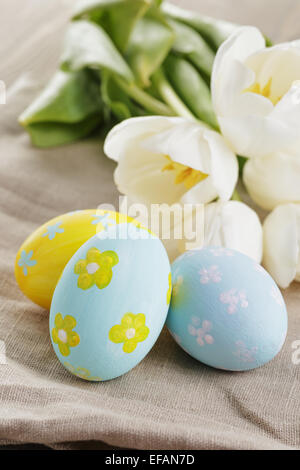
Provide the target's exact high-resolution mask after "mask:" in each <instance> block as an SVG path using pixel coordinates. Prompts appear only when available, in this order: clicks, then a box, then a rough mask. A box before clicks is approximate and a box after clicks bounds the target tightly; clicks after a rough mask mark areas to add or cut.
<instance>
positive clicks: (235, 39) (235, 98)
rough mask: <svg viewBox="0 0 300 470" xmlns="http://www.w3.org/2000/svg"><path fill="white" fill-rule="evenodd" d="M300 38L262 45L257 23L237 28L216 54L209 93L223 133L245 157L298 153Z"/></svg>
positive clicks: (299, 126) (261, 36)
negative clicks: (283, 42)
mask: <svg viewBox="0 0 300 470" xmlns="http://www.w3.org/2000/svg"><path fill="white" fill-rule="evenodd" d="M299 80H300V41H294V42H290V43H285V44H279V45H277V46H274V47H271V48H266V47H265V39H264V37H263V35H262V34H261V33H260V31H259V30H258V29H257V28H255V27H250V26H245V27H242V28H239V29H238V31H237V32H235V33H233V34H232V35H231V36H230V37H229V39H228V40H227V41H225V42H224V43H223V44H222V46H221V47H220V49H219V50H218V53H217V55H216V59H215V63H214V67H213V74H212V97H213V104H214V109H215V112H216V114H217V117H218V120H219V124H220V127H221V130H222V134H223V135H224V137H225V138H226V140H227V141H228V142H229V143H230V145H231V147H232V149H233V150H234V151H235V152H236V153H237V154H239V155H243V156H245V157H249V158H252V157H261V156H266V155H269V154H272V153H274V152H278V151H279V152H285V153H293V154H295V155H297V154H299V145H300V81H299Z"/></svg>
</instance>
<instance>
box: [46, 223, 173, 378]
mask: <svg viewBox="0 0 300 470" xmlns="http://www.w3.org/2000/svg"><path fill="white" fill-rule="evenodd" d="M170 298H171V272H170V264H169V259H168V256H167V253H166V251H165V248H164V247H163V244H162V243H161V241H160V240H159V239H158V238H157V237H156V236H155V235H153V234H150V233H149V232H148V231H147V230H146V229H144V228H142V227H139V226H134V225H133V224H127V223H123V224H119V225H117V226H115V227H112V228H110V229H108V230H107V231H106V232H100V233H99V234H97V235H95V236H93V237H92V238H91V239H90V240H89V241H87V242H86V243H85V244H84V245H82V246H81V248H80V249H79V250H78V251H77V252H76V253H75V255H74V256H73V257H72V258H71V260H70V261H69V262H68V264H67V266H66V267H65V269H64V271H63V274H62V276H61V278H60V280H59V282H58V284H57V286H56V289H55V292H54V295H53V299H52V304H51V311H50V323H49V326H50V336H51V340H52V344H53V348H54V351H55V353H56V355H57V357H58V359H59V360H60V362H61V363H62V364H63V365H64V366H65V367H66V368H67V369H68V370H69V371H70V372H71V373H73V374H74V375H76V376H78V377H81V378H83V379H86V380H91V381H101V380H109V379H113V378H115V377H118V376H120V375H122V374H125V373H126V372H128V371H129V370H130V369H132V368H133V367H134V366H136V365H137V364H138V363H139V362H140V361H141V360H142V359H143V358H144V357H145V356H146V354H147V353H148V352H149V351H150V349H151V348H152V346H153V345H154V343H155V341H156V340H157V338H158V336H159V334H160V332H161V330H162V327H163V325H164V323H165V319H166V316H167V312H168V308H169V303H170Z"/></svg>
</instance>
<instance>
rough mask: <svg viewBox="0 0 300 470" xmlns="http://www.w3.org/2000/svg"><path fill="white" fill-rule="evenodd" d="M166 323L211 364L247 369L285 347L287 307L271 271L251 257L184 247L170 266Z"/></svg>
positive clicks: (177, 338) (179, 339) (179, 340)
mask: <svg viewBox="0 0 300 470" xmlns="http://www.w3.org/2000/svg"><path fill="white" fill-rule="evenodd" d="M172 279H173V294H172V302H171V306H170V310H169V314H168V318H167V326H168V329H169V331H170V333H171V334H172V336H173V337H174V339H175V341H176V342H177V343H178V344H179V345H180V346H181V347H182V348H183V349H184V350H185V351H186V352H187V353H188V354H190V355H191V356H193V357H194V358H195V359H198V360H199V361H201V362H203V363H204V364H207V365H209V366H212V367H215V368H218V369H225V370H230V371H245V370H250V369H255V368H257V367H260V366H262V365H263V364H265V363H267V362H269V361H270V360H271V359H273V358H274V357H275V356H276V355H277V354H278V353H279V351H280V350H281V348H282V346H283V344H284V341H285V338H286V334H287V312H286V307H285V303H284V300H283V297H282V295H281V292H280V290H279V289H278V287H277V285H276V284H275V282H274V280H273V279H272V278H271V276H270V275H269V274H268V273H267V271H265V270H264V268H262V267H261V266H260V265H258V264H257V263H256V262H255V261H253V260H252V259H250V258H249V257H248V256H246V255H244V254H242V253H240V252H237V251H234V250H229V249H225V248H214V247H206V248H203V249H201V250H195V251H190V252H186V253H185V254H183V255H182V256H180V257H179V258H178V259H177V260H175V262H174V263H173V265H172Z"/></svg>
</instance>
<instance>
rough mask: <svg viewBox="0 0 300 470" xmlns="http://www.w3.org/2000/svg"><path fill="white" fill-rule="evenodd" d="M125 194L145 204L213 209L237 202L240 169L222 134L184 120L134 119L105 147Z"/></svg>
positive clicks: (115, 130)
mask: <svg viewBox="0 0 300 470" xmlns="http://www.w3.org/2000/svg"><path fill="white" fill-rule="evenodd" d="M104 152H105V153H106V155H107V156H108V157H109V158H111V159H113V160H115V161H116V162H117V163H118V166H117V168H116V171H115V175H114V178H115V183H116V185H117V187H118V189H119V191H120V192H121V193H123V194H126V195H127V196H130V197H131V199H132V200H134V201H135V202H142V203H145V204H149V203H150V204H151V203H152V204H160V203H167V204H174V203H176V202H181V203H191V204H192V203H207V202H210V201H213V200H214V199H216V198H220V199H221V200H228V199H230V198H231V196H232V193H233V191H234V188H235V185H236V182H237V179H238V163H237V158H236V156H235V155H234V153H233V152H232V151H231V150H230V149H229V148H228V146H227V145H226V143H225V141H224V139H223V138H222V136H221V135H219V134H218V133H216V132H214V131H212V130H210V129H208V128H207V127H206V126H205V125H202V124H201V123H195V122H192V121H188V120H186V119H183V118H168V117H163V116H149V117H139V118H131V119H128V120H126V121H123V122H122V123H121V124H118V125H117V126H115V127H114V128H113V129H112V130H111V131H110V132H109V134H108V136H107V138H106V140H105V143H104Z"/></svg>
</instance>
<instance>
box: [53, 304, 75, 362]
mask: <svg viewBox="0 0 300 470" xmlns="http://www.w3.org/2000/svg"><path fill="white" fill-rule="evenodd" d="M54 324H55V328H53V329H52V339H53V342H54V343H55V344H57V345H58V348H59V351H60V353H61V354H62V355H63V356H68V355H69V354H70V348H75V347H76V346H78V344H79V343H80V337H79V335H78V334H77V333H76V331H72V330H73V329H74V328H75V326H76V320H75V318H73V317H72V316H71V315H66V316H65V318H63V317H62V314H61V313H58V314H57V315H56V316H55V320H54Z"/></svg>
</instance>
